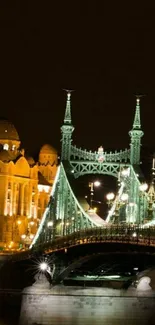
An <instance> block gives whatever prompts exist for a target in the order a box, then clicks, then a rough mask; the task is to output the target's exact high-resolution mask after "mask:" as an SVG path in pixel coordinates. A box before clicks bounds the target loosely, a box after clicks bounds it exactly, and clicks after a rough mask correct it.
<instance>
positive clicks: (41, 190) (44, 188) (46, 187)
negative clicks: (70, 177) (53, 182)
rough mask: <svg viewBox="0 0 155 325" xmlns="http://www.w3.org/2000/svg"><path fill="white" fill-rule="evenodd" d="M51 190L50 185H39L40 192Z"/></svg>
mask: <svg viewBox="0 0 155 325" xmlns="http://www.w3.org/2000/svg"><path fill="white" fill-rule="evenodd" d="M49 190H50V187H49V186H48V185H41V184H39V185H38V191H39V192H45V193H48V192H49Z"/></svg>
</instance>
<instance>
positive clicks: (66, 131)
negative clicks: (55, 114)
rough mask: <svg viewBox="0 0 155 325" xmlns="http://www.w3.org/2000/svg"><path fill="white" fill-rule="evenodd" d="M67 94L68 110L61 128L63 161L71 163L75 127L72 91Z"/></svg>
mask: <svg viewBox="0 0 155 325" xmlns="http://www.w3.org/2000/svg"><path fill="white" fill-rule="evenodd" d="M65 91H66V92H67V101H66V110H65V116H64V124H63V125H62V127H61V134H62V138H61V142H62V147H61V160H65V161H69V160H70V155H71V143H72V133H73V131H74V127H73V125H72V119H71V92H72V90H66V89H65Z"/></svg>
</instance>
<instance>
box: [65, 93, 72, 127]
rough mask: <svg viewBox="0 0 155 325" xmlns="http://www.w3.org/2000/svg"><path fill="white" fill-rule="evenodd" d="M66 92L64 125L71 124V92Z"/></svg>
mask: <svg viewBox="0 0 155 325" xmlns="http://www.w3.org/2000/svg"><path fill="white" fill-rule="evenodd" d="M66 91H67V101H66V110H65V117H64V124H72V119H71V91H69V90H66Z"/></svg>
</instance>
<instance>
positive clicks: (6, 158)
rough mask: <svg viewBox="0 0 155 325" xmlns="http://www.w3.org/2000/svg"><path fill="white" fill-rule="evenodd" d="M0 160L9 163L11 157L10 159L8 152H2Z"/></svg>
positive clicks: (0, 152)
mask: <svg viewBox="0 0 155 325" xmlns="http://www.w3.org/2000/svg"><path fill="white" fill-rule="evenodd" d="M0 160H1V161H3V162H8V161H10V160H11V157H10V155H9V153H8V151H7V150H1V151H0Z"/></svg>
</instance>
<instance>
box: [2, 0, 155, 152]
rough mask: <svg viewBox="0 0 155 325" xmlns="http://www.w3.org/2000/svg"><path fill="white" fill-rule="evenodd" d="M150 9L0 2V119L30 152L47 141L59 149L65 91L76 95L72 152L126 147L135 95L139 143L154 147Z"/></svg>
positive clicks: (154, 37) (154, 9)
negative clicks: (139, 120)
mask: <svg viewBox="0 0 155 325" xmlns="http://www.w3.org/2000/svg"><path fill="white" fill-rule="evenodd" d="M151 3H152V5H151ZM153 3H154V1H152V2H151V1H148V2H147V1H145V4H144V1H141V2H139V1H134V5H133V6H132V2H129V1H127V2H126V1H104V0H102V1H91V0H89V1H86V0H83V1H67V0H66V1H52V0H46V1H40V0H37V1H35V0H33V1H32V0H31V1H25V0H21V1H14V0H11V1H10V2H9V1H6V0H1V1H0V43H1V44H0V53H1V55H0V57H1V69H0V81H1V82H0V109H1V113H0V115H1V116H3V117H6V118H8V119H10V120H12V122H13V123H14V124H15V126H16V128H17V130H18V132H19V135H20V138H21V140H22V143H23V146H24V147H26V148H27V149H28V150H29V152H30V153H36V152H37V151H38V150H39V148H40V146H41V145H42V144H43V143H46V142H47V143H51V144H52V145H53V146H55V147H57V148H58V149H59V148H60V126H61V124H62V121H63V116H64V109H65V93H64V92H63V90H62V89H63V88H69V89H75V92H74V93H73V95H72V119H73V124H74V126H75V131H74V143H76V144H77V145H78V146H81V147H84V148H88V149H89V150H91V149H92V150H96V149H97V148H98V147H99V146H100V145H103V147H104V148H105V149H106V148H114V149H117V148H124V147H127V146H128V144H129V137H128V131H129V130H130V129H131V126H132V122H133V114H134V108H135V97H134V94H136V93H142V94H146V96H145V97H144V98H143V99H142V103H141V116H142V126H143V130H144V132H145V136H144V138H143V144H144V146H147V147H150V148H152V147H154V142H155V132H154V124H155V112H154V111H155V50H154V43H155V25H154V21H155V20H154V13H155V5H154V4H153ZM101 4H102V5H101Z"/></svg>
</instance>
